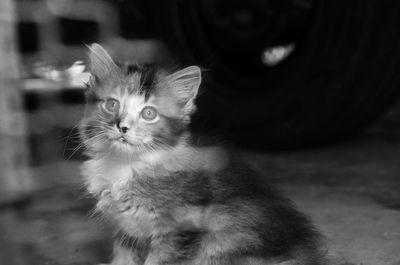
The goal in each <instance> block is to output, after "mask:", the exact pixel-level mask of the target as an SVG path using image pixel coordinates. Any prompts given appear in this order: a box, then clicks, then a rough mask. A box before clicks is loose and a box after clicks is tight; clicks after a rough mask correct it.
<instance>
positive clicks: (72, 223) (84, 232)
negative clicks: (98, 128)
mask: <svg viewBox="0 0 400 265" xmlns="http://www.w3.org/2000/svg"><path fill="white" fill-rule="evenodd" d="M388 117H389V118H386V119H384V120H383V121H382V122H381V123H380V124H378V125H377V126H375V127H373V128H371V129H369V130H368V131H367V132H366V133H365V134H364V135H363V136H361V137H359V138H357V139H353V140H350V141H347V142H342V143H336V144H332V145H331V146H325V147H320V148H314V149H309V150H297V151H292V152H282V153H253V152H244V153H243V157H244V159H246V161H248V162H249V163H250V164H251V165H252V166H253V167H254V168H255V169H256V170H258V171H260V173H263V174H265V175H268V176H269V177H270V178H271V179H273V180H274V181H275V182H277V184H278V186H280V187H281V188H282V189H283V191H284V192H285V193H286V194H287V196H289V197H290V198H291V199H292V200H293V201H294V202H295V203H296V204H297V205H298V206H299V208H300V209H301V210H302V211H304V212H306V213H307V214H309V215H310V216H311V218H312V220H313V221H314V222H315V224H316V226H317V227H318V228H319V229H320V230H321V232H322V233H323V234H324V236H325V238H326V243H327V253H328V256H329V257H330V259H331V261H332V264H342V265H345V264H346V265H350V264H352V265H355V264H356V265H361V264H362V265H400V163H399V161H400V126H399V124H400V118H399V119H398V120H399V123H397V122H396V119H394V118H396V117H394V118H393V116H390V114H389V116H388ZM78 165H79V162H76V161H75V162H60V163H52V164H50V165H45V166H40V167H37V168H35V169H33V171H32V172H33V173H34V177H35V178H36V179H37V182H38V183H41V185H39V186H40V187H41V189H40V191H38V192H37V193H35V194H34V196H31V197H27V198H25V199H22V200H20V201H19V202H15V203H14V204H12V205H3V206H1V208H0V264H10V265H14V264H17V265H20V264H21V265H25V264H29V265H36V264H37V265H39V264H40V265H43V264H44V265H46V264H47V265H78V264H96V263H100V262H106V261H107V260H108V257H109V255H110V238H109V236H110V234H109V233H108V229H107V226H106V224H99V223H96V222H95V221H93V220H91V219H90V218H89V215H90V214H89V213H90V209H91V207H92V206H93V203H94V202H93V201H91V200H90V199H88V198H85V197H84V195H83V194H84V193H83V191H82V189H81V186H80V184H79V182H80V180H79V172H78Z"/></svg>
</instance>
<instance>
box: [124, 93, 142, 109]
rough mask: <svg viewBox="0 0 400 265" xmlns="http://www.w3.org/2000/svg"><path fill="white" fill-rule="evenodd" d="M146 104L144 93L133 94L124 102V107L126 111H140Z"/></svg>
mask: <svg viewBox="0 0 400 265" xmlns="http://www.w3.org/2000/svg"><path fill="white" fill-rule="evenodd" d="M145 104H146V99H145V97H144V95H138V94H131V95H130V96H128V97H127V98H126V99H125V101H124V102H123V109H124V111H126V112H138V111H139V110H140V109H141V108H142V107H143V105H145Z"/></svg>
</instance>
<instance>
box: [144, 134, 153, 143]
mask: <svg viewBox="0 0 400 265" xmlns="http://www.w3.org/2000/svg"><path fill="white" fill-rule="evenodd" d="M151 141H153V137H152V136H150V135H149V136H145V137H144V138H143V143H145V144H149V143H151Z"/></svg>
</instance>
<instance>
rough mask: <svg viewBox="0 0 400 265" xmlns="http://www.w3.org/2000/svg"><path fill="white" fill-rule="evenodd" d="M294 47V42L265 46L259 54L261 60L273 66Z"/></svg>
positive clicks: (284, 57)
mask: <svg viewBox="0 0 400 265" xmlns="http://www.w3.org/2000/svg"><path fill="white" fill-rule="evenodd" d="M295 48H296V44H294V43H292V44H287V45H280V46H274V47H268V48H266V49H265V50H264V51H263V52H262V54H261V61H262V62H263V63H264V64H265V65H267V66H275V65H278V64H279V63H281V62H282V61H283V60H285V59H286V58H287V57H288V56H289V55H290V54H291V53H292V52H293V51H294V49H295Z"/></svg>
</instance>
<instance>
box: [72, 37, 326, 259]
mask: <svg viewBox="0 0 400 265" xmlns="http://www.w3.org/2000/svg"><path fill="white" fill-rule="evenodd" d="M89 49H90V52H89V59H90V72H91V76H92V77H91V81H90V83H89V84H88V90H87V106H86V111H85V116H84V118H83V119H82V122H81V125H80V133H81V137H82V140H83V143H84V144H85V147H86V153H87V155H88V156H89V158H90V159H89V160H88V161H86V162H85V163H84V164H83V166H82V174H83V176H84V179H85V184H86V187H87V190H88V192H89V193H90V194H92V195H93V196H95V197H96V198H97V199H98V203H97V205H96V209H97V210H98V211H100V212H101V213H102V214H103V215H104V216H105V217H106V218H107V219H108V220H110V222H111V223H112V224H114V226H115V229H116V233H115V244H114V257H113V260H112V261H111V264H112V265H139V264H144V265H161V264H188V265H192V264H193V265H231V264H234V265H262V264H304V265H305V264H307V265H312V264H313V265H317V264H322V263H323V262H322V260H323V258H322V255H321V253H320V251H319V246H320V236H319V234H318V232H316V230H315V229H314V227H313V226H312V224H311V223H310V222H309V221H308V219H307V218H306V217H305V216H303V215H302V214H301V213H299V212H298V211H297V210H296V209H295V208H294V207H293V205H292V204H291V202H290V201H289V200H287V199H286V198H284V197H282V196H281V195H280V194H279V193H278V192H277V191H276V190H275V189H274V188H273V187H272V186H271V185H270V184H269V183H268V180H267V179H266V178H264V177H263V176H257V175H256V174H255V173H254V172H252V171H251V170H250V169H249V168H247V167H246V166H244V165H243V164H242V163H240V161H238V160H237V159H235V158H234V156H233V154H232V153H230V152H228V151H227V149H224V148H222V147H220V146H217V145H213V144H199V141H198V140H196V138H195V137H194V136H192V135H191V133H190V132H189V131H188V124H189V122H190V116H191V114H193V112H194V111H195V109H196V107H195V102H194V101H195V98H196V96H197V93H198V89H199V86H200V83H201V71H200V69H199V67H197V66H190V67H187V68H185V69H183V70H180V71H177V72H175V73H172V74H168V73H166V72H165V71H163V70H159V69H155V68H150V67H139V66H137V65H125V66H118V65H117V64H116V63H115V62H114V61H113V60H112V58H111V57H110V55H109V54H108V53H107V52H106V51H105V50H104V49H103V48H102V47H101V46H100V45H98V44H93V45H92V46H91V47H89Z"/></svg>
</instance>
